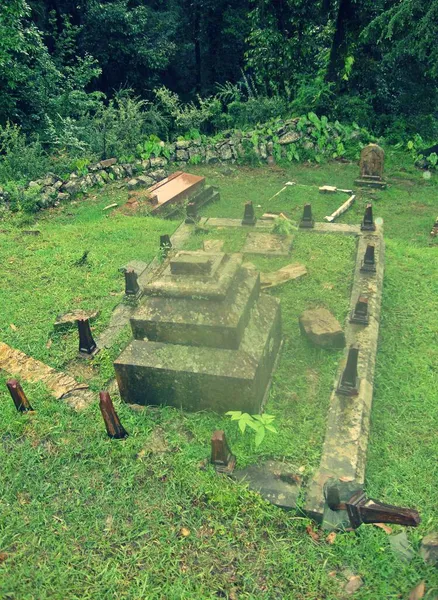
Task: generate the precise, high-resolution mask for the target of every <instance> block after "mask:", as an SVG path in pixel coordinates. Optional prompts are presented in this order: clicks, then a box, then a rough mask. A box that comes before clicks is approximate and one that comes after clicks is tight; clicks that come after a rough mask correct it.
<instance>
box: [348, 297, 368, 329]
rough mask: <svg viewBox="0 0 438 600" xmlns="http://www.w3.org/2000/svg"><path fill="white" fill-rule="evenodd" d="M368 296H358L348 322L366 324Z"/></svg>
mask: <svg viewBox="0 0 438 600" xmlns="http://www.w3.org/2000/svg"><path fill="white" fill-rule="evenodd" d="M368 322H369V317H368V298H366V297H365V296H359V298H358V300H357V302H356V305H355V307H354V309H353V311H352V313H351V316H350V323H357V324H359V325H368Z"/></svg>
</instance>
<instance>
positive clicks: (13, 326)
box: [9, 323, 18, 331]
mask: <svg viewBox="0 0 438 600" xmlns="http://www.w3.org/2000/svg"><path fill="white" fill-rule="evenodd" d="M9 327H10V328H11V329H12V331H18V327H16V326H15V325H14V324H13V323H11V324H10V325H9Z"/></svg>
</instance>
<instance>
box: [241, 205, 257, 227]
mask: <svg viewBox="0 0 438 600" xmlns="http://www.w3.org/2000/svg"><path fill="white" fill-rule="evenodd" d="M256 222H257V218H256V216H255V212H254V206H253V204H252V202H251V201H249V202H245V208H244V211H243V219H242V225H255V224H256Z"/></svg>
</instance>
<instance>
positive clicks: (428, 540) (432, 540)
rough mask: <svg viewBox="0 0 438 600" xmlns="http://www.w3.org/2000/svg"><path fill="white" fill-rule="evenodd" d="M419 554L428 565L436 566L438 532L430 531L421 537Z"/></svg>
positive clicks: (437, 565) (437, 562)
mask: <svg viewBox="0 0 438 600" xmlns="http://www.w3.org/2000/svg"><path fill="white" fill-rule="evenodd" d="M420 554H421V556H422V557H423V559H424V561H425V562H426V563H427V564H428V565H433V566H435V567H438V533H430V534H429V535H426V536H425V537H424V538H423V539H422V541H421V547H420Z"/></svg>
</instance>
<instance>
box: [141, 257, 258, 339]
mask: <svg viewBox="0 0 438 600" xmlns="http://www.w3.org/2000/svg"><path fill="white" fill-rule="evenodd" d="M259 294H260V276H259V274H258V273H255V272H254V271H248V270H246V269H244V268H241V269H239V270H238V271H237V274H236V277H235V279H234V281H233V282H232V284H231V286H230V289H229V290H228V293H227V295H226V296H225V298H224V299H223V300H220V301H214V300H202V299H193V298H184V297H182V298H175V297H171V298H167V297H162V296H158V297H157V296H149V297H146V298H145V300H144V303H143V304H142V305H141V306H140V307H139V308H138V309H137V311H136V312H135V314H134V315H133V316H132V317H131V328H132V332H133V334H134V338H135V339H144V338H147V339H148V340H149V341H155V342H165V343H170V344H186V345H192V346H209V347H213V348H233V349H237V348H238V347H239V344H240V342H241V339H242V335H243V332H244V330H245V327H246V326H247V324H248V320H249V316H250V312H251V308H252V306H253V304H254V302H255V301H256V300H257V298H258V297H259Z"/></svg>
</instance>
